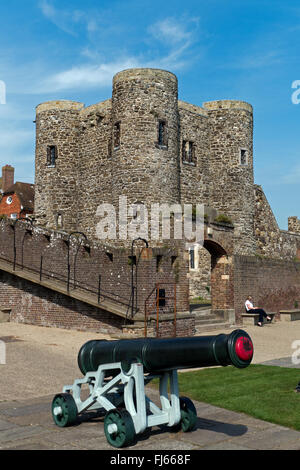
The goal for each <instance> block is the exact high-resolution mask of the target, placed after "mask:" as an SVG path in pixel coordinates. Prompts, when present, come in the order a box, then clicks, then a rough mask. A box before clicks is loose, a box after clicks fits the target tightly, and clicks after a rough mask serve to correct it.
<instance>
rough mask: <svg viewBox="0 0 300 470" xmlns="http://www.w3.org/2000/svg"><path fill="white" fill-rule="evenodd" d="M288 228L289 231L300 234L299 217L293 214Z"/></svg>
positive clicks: (289, 219)
mask: <svg viewBox="0 0 300 470" xmlns="http://www.w3.org/2000/svg"><path fill="white" fill-rule="evenodd" d="M288 230H289V232H294V233H299V234H300V219H298V217H296V216H293V217H289V218H288Z"/></svg>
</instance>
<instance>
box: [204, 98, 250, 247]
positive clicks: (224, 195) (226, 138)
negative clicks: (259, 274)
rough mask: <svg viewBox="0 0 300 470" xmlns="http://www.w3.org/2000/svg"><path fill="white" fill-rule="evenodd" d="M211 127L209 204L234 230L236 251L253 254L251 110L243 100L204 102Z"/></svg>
mask: <svg viewBox="0 0 300 470" xmlns="http://www.w3.org/2000/svg"><path fill="white" fill-rule="evenodd" d="M204 108H205V109H206V110H207V111H208V117H209V126H210V174H211V176H212V177H211V187H210V205H211V207H214V208H215V209H217V210H219V211H220V212H222V213H224V214H226V215H228V216H229V217H230V218H231V219H232V222H233V224H234V227H235V239H236V240H235V242H236V243H235V244H236V248H235V249H236V252H237V253H243V254H253V253H254V252H255V238H254V210H255V196H254V190H253V184H254V177H253V109H252V106H251V105H250V104H248V103H245V102H243V101H232V100H221V101H211V102H207V103H204Z"/></svg>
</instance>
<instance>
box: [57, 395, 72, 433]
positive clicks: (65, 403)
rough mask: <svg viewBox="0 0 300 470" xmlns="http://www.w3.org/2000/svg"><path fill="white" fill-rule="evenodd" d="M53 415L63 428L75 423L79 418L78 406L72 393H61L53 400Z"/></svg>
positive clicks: (58, 424)
mask: <svg viewBox="0 0 300 470" xmlns="http://www.w3.org/2000/svg"><path fill="white" fill-rule="evenodd" d="M52 417H53V420H54V422H55V424H56V425H57V426H59V427H61V428H64V427H66V426H70V425H71V424H74V423H75V421H76V419H77V406H76V403H75V400H74V398H73V396H72V395H70V393H59V394H58V395H55V397H54V398H53V401H52Z"/></svg>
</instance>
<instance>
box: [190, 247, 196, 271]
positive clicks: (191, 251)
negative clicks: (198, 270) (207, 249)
mask: <svg viewBox="0 0 300 470" xmlns="http://www.w3.org/2000/svg"><path fill="white" fill-rule="evenodd" d="M190 268H191V269H195V250H193V249H190Z"/></svg>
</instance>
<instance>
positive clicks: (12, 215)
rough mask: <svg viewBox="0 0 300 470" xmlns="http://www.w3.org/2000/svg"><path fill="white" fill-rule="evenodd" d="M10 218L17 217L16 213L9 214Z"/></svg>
mask: <svg viewBox="0 0 300 470" xmlns="http://www.w3.org/2000/svg"><path fill="white" fill-rule="evenodd" d="M10 218H11V219H14V220H15V219H17V218H18V214H10Z"/></svg>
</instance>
